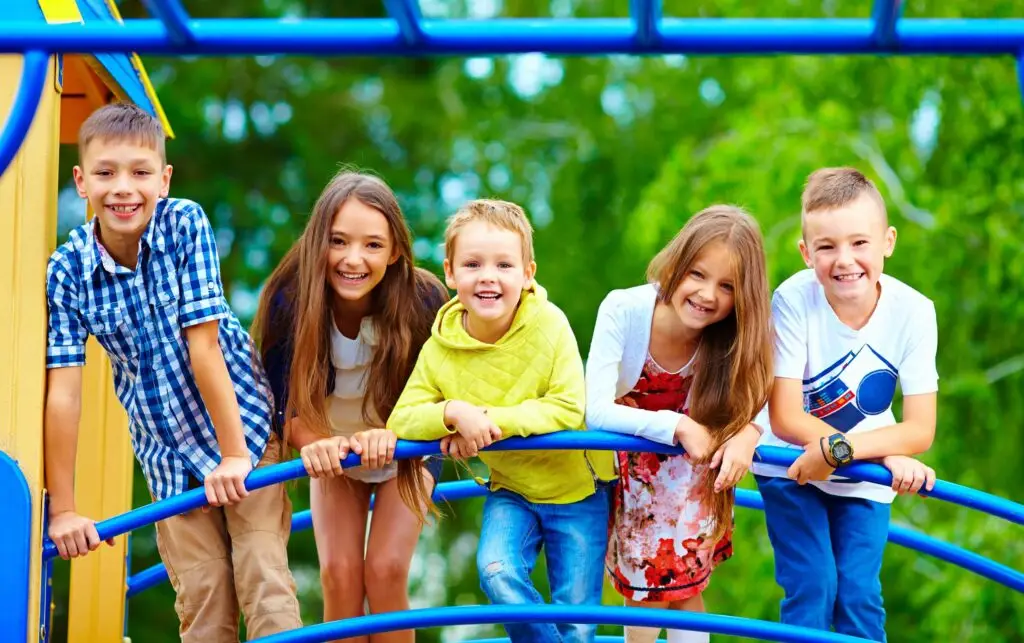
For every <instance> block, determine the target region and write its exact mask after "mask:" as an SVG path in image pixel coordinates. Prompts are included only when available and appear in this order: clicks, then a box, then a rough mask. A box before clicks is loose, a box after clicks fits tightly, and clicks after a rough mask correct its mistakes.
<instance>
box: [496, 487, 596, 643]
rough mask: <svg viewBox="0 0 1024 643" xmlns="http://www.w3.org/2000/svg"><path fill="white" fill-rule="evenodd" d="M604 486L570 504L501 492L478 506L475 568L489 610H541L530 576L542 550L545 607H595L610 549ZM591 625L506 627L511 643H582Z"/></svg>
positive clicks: (541, 599)
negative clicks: (503, 606) (514, 607)
mask: <svg viewBox="0 0 1024 643" xmlns="http://www.w3.org/2000/svg"><path fill="white" fill-rule="evenodd" d="M608 493H609V492H608V486H607V485H604V484H602V485H599V486H598V488H597V491H596V492H595V493H594V494H593V495H592V496H590V497H588V498H585V499H584V500H581V501H579V502H574V503H571V504H564V505H555V504H539V503H533V502H528V501H527V500H525V499H524V498H523V497H522V496H520V495H518V494H515V493H512V492H510V491H505V490H504V489H500V490H498V491H495V492H494V493H491V494H490V495H488V496H487V500H486V502H485V503H484V514H483V530H482V531H481V533H480V544H479V547H478V548H477V554H476V567H477V571H478V572H479V574H480V587H481V588H482V589H483V591H484V594H486V595H487V598H488V599H490V601H491V603H494V604H506V605H522V604H542V603H544V597H542V596H541V595H540V592H538V591H537V588H536V587H534V586H533V582H532V580H531V579H530V574H531V572H533V568H534V565H535V564H536V562H537V555H538V554H539V553H540V548H541V547H544V555H545V557H546V558H547V567H548V583H549V584H550V586H551V602H552V603H556V604H563V605H600V604H601V589H602V584H603V582H604V555H605V550H606V549H607V547H608V506H609V498H610V496H609V495H608ZM596 630H597V628H596V626H594V625H573V624H560V625H558V626H555V625H553V624H551V623H508V624H506V625H505V631H506V632H508V635H509V638H510V639H511V640H512V642H513V643H558V642H560V641H564V642H565V643H583V642H590V641H593V640H594V634H595V632H596Z"/></svg>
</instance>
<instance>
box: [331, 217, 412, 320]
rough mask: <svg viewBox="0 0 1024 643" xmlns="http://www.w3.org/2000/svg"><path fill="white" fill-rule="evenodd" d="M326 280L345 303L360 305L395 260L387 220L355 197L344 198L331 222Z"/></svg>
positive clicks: (392, 239) (395, 254)
mask: <svg viewBox="0 0 1024 643" xmlns="http://www.w3.org/2000/svg"><path fill="white" fill-rule="evenodd" d="M330 235H331V237H330V242H329V243H328V246H327V275H326V278H327V283H329V284H330V286H331V290H332V291H333V292H334V295H335V296H336V297H337V298H338V299H340V300H341V301H342V302H344V303H346V304H364V303H366V302H367V301H368V298H369V296H370V293H371V292H372V291H373V289H374V288H376V287H377V284H379V283H380V282H381V280H383V279H384V273H385V272H387V269H388V266H389V265H391V264H393V263H394V262H395V260H397V259H398V253H397V250H396V248H395V243H394V236H393V235H392V233H391V226H390V225H388V220H387V218H385V216H384V215H383V214H381V213H380V212H379V211H378V210H376V209H374V208H371V207H370V206H368V205H366V204H364V203H363V202H362V201H360V200H358V199H356V198H350V199H348V200H346V201H345V202H344V203H343V204H342V206H341V208H339V209H338V212H337V213H336V214H335V215H334V219H333V220H332V221H331V229H330Z"/></svg>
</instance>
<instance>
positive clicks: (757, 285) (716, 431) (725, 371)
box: [647, 205, 772, 543]
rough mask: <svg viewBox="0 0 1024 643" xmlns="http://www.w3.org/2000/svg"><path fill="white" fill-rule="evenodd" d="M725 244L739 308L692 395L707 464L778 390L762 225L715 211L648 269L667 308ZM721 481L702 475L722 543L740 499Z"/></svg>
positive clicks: (706, 359)
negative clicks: (707, 252)
mask: <svg viewBox="0 0 1024 643" xmlns="http://www.w3.org/2000/svg"><path fill="white" fill-rule="evenodd" d="M715 242H719V243H724V244H725V245H726V247H728V248H729V250H730V253H731V254H732V258H733V265H734V268H733V270H734V275H735V279H736V283H735V285H734V288H735V304H734V306H733V310H732V312H730V313H729V315H728V316H727V317H726V318H725V319H723V320H721V321H719V322H716V323H714V324H711V325H710V326H708V327H707V328H705V329H704V331H703V333H702V334H701V341H700V346H699V347H698V349H697V364H698V366H697V372H696V375H695V377H694V380H693V386H692V388H691V389H690V400H691V402H690V417H692V418H693V419H694V420H695V421H696V422H699V423H700V424H702V425H704V426H705V427H706V428H707V430H708V432H709V433H710V434H711V448H710V450H709V451H708V455H707V457H706V458H705V459H704V461H703V462H707V460H709V459H710V458H711V456H712V455H713V454H714V453H715V451H717V450H718V449H719V447H721V446H722V445H723V444H724V443H725V442H726V441H727V440H728V439H729V438H732V437H733V436H735V435H736V434H737V433H739V432H740V430H742V429H743V428H744V427H745V426H746V425H748V424H750V423H751V422H752V421H753V419H754V417H755V416H756V415H757V414H758V412H760V411H761V409H762V408H764V406H765V404H767V403H768V394H769V392H770V389H771V384H772V329H771V300H770V295H769V289H768V278H767V276H766V268H765V253H764V243H763V240H762V238H761V230H760V228H759V227H758V225H757V222H756V221H755V220H754V219H753V217H751V216H750V215H749V214H747V213H746V212H745V211H744V210H742V209H741V208H738V207H735V206H730V205H713V206H711V207H709V208H707V209H705V210H702V211H700V212H698V213H697V214H696V215H694V216H693V218H691V219H690V220H689V221H687V222H686V225H685V226H683V229H682V230H680V231H679V233H678V234H676V236H675V238H674V239H673V240H672V241H671V242H670V243H669V244H668V245H667V246H666V247H665V248H664V249H662V251H661V252H659V253H658V254H657V255H656V256H655V257H654V259H653V260H652V261H651V263H650V265H649V266H648V268H647V279H648V281H650V282H652V283H655V284H657V286H658V297H659V300H660V301H661V302H668V301H669V300H670V299H671V298H672V295H673V293H675V291H676V289H677V288H678V287H679V285H680V284H681V283H682V282H683V280H684V279H685V278H686V276H687V274H688V273H689V271H690V269H691V267H692V266H693V264H694V262H696V261H697V257H698V256H699V255H700V253H701V251H703V250H704V249H705V248H706V247H707V246H708V245H709V244H711V243H715ZM715 477H716V473H715V472H714V471H712V470H711V469H707V470H706V471H704V473H703V475H702V478H701V483H700V485H701V496H700V499H701V503H702V504H704V505H705V506H707V507H709V508H710V509H711V516H712V517H713V518H714V525H715V528H714V533H713V534H712V536H711V539H710V540H711V542H712V543H715V542H717V541H718V540H720V539H721V537H722V536H723V535H724V534H725V532H726V529H727V528H728V524H729V521H730V520H731V519H732V510H733V504H734V492H733V491H732V490H730V491H729V492H726V493H715V490H714V486H715Z"/></svg>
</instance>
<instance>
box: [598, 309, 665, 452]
mask: <svg viewBox="0 0 1024 643" xmlns="http://www.w3.org/2000/svg"><path fill="white" fill-rule="evenodd" d="M622 308H623V304H622V303H620V302H619V301H617V300H616V298H615V296H614V294H613V295H610V296H608V297H606V298H605V300H604V301H603V302H601V307H600V308H599V309H598V311H597V321H596V322H595V324H594V335H593V338H592V339H591V342H590V354H589V355H588V356H587V374H586V383H587V411H586V419H587V428H589V429H596V430H601V431H614V432H615V433H624V434H626V435H636V436H639V437H642V438H646V439H648V440H652V441H654V442H659V443H661V444H675V434H676V425H677V424H678V423H679V419H680V417H682V415H681V414H679V413H676V412H674V411H669V410H662V411H648V410H646V409H638V408H633V407H630V406H625V405H623V404H616V403H615V392H616V386H617V385H618V381H619V370H620V369H621V368H622V355H623V352H624V351H625V348H626V344H627V342H629V341H634V342H635V341H636V339H635V338H628V337H627V336H626V329H625V326H626V323H625V314H624V311H623V310H622Z"/></svg>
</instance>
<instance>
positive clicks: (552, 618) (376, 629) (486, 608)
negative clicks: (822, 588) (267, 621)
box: [256, 605, 866, 643]
mask: <svg viewBox="0 0 1024 643" xmlns="http://www.w3.org/2000/svg"><path fill="white" fill-rule="evenodd" d="M497 623H588V624H597V625H637V626H641V627H669V628H673V629H680V630H692V631H699V632H711V633H713V634H727V635H731V636H746V637H750V638H754V639H759V640H764V641H791V642H794V643H796V642H799V643H804V642H807V643H811V642H818V641H824V642H826V643H832V642H834V643H855V642H857V643H860V642H862V641H865V640H866V639H860V638H856V637H853V636H847V635H845V634H835V633H833V632H825V631H821V630H811V629H807V628H803V627H796V626H793V625H783V624H781V623H770V622H767V621H756V620H753V619H746V618H739V617H736V616H722V615H720V614H704V613H699V612H682V611H678V610H666V609H649V608H645V607H611V606H607V605H464V606H459V607H440V608H429V609H418V610H408V611H405V612H391V613H388V614H374V615H372V616H361V617H358V618H350V619H345V620H341V621H331V622H329V623H321V624H320V625H312V626H309V627H304V628H302V629H298V630H292V631H290V632H282V633H280V634H274V635H271V636H267V637H265V638H261V639H256V640H257V641H260V642H261V643H322V642H323V641H331V640H334V639H343V638H346V637H353V636H362V635H366V634H378V633H381V632H393V631H396V630H409V629H417V628H426V627H443V626H449V625H475V624H497Z"/></svg>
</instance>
